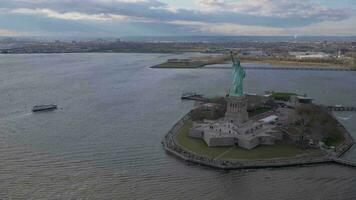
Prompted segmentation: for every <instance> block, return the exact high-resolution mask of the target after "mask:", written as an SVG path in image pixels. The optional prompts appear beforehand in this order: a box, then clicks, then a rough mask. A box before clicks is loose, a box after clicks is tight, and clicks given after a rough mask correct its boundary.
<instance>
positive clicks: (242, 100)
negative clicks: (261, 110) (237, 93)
mask: <svg viewBox="0 0 356 200" xmlns="http://www.w3.org/2000/svg"><path fill="white" fill-rule="evenodd" d="M226 101H227V108H226V113H225V119H226V120H228V121H230V122H232V123H234V124H235V125H237V126H241V125H242V124H244V123H245V122H247V121H248V113H247V97H246V96H245V95H244V96H241V97H234V96H230V97H227V98H226Z"/></svg>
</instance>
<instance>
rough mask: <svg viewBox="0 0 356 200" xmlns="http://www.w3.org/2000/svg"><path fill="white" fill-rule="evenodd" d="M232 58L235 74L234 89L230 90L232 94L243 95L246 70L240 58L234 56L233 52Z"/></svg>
mask: <svg viewBox="0 0 356 200" xmlns="http://www.w3.org/2000/svg"><path fill="white" fill-rule="evenodd" d="M231 59H232V63H233V68H234V76H233V85H232V89H231V90H230V96H237V97H241V96H243V94H244V89H243V79H244V78H245V76H246V72H245V70H244V69H243V68H242V67H241V64H240V60H239V59H238V58H234V55H233V54H232V53H231Z"/></svg>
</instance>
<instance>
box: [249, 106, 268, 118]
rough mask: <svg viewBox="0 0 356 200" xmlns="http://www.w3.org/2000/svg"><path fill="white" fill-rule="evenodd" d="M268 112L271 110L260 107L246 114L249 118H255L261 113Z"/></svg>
mask: <svg viewBox="0 0 356 200" xmlns="http://www.w3.org/2000/svg"><path fill="white" fill-rule="evenodd" d="M269 111H271V108H263V107H261V108H257V109H255V110H251V111H250V112H249V113H248V116H249V117H254V116H256V115H260V114H262V113H265V112H269Z"/></svg>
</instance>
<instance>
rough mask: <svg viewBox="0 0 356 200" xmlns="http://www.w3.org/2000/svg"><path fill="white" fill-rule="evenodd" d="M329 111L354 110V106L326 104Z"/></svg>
mask: <svg viewBox="0 0 356 200" xmlns="http://www.w3.org/2000/svg"><path fill="white" fill-rule="evenodd" d="M327 108H328V110H330V111H338V112H340V111H342V112H356V106H338V105H337V106H327Z"/></svg>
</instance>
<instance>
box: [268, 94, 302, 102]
mask: <svg viewBox="0 0 356 200" xmlns="http://www.w3.org/2000/svg"><path fill="white" fill-rule="evenodd" d="M293 95H297V94H296V93H291V92H273V93H272V97H273V98H274V99H277V100H281V101H289V99H290V97H291V96H293Z"/></svg>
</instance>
